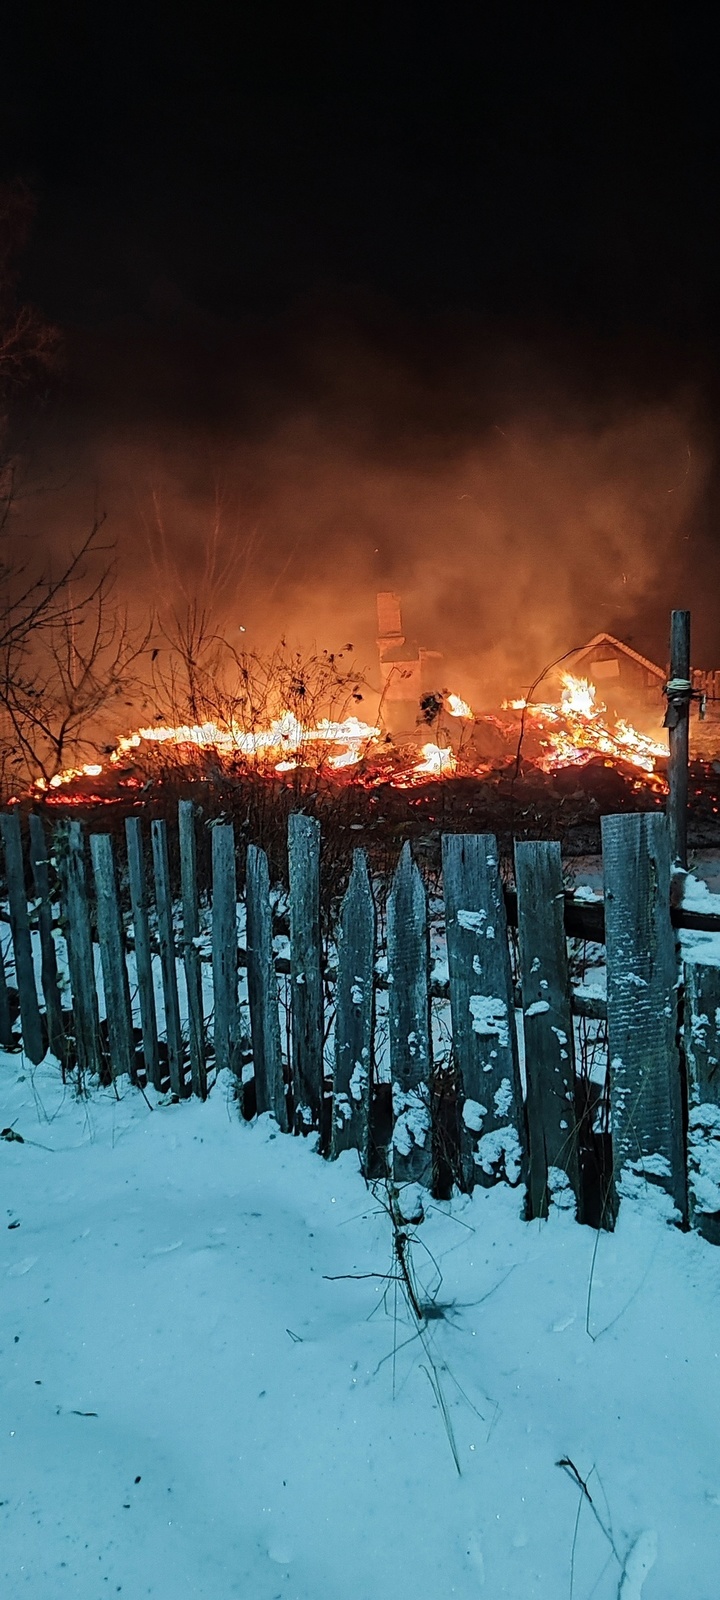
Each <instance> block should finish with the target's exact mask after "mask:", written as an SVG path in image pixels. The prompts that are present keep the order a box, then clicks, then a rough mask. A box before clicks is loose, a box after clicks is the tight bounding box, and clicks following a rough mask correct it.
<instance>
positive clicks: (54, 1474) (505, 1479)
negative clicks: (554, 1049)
mask: <svg viewBox="0 0 720 1600" xmlns="http://www.w3.org/2000/svg"><path fill="white" fill-rule="evenodd" d="M148 1102H149V1104H148V1103H146V1102H145V1100H144V1099H143V1097H142V1095H141V1094H140V1093H139V1092H138V1091H136V1090H132V1089H130V1088H129V1087H124V1088H122V1089H121V1091H120V1098H119V1099H116V1098H115V1095H114V1093H113V1091H108V1090H103V1091H96V1092H94V1093H93V1095H92V1097H91V1098H90V1099H89V1100H87V1101H84V1102H80V1101H78V1100H77V1099H76V1098H75V1097H74V1095H73V1092H72V1091H71V1090H70V1089H68V1090H65V1091H64V1090H63V1088H62V1085H61V1083H60V1080H59V1073H58V1072H57V1070H56V1069H55V1068H54V1067H53V1066H52V1064H50V1063H46V1064H45V1065H43V1066H42V1067H40V1068H39V1069H37V1070H35V1071H32V1070H31V1069H30V1068H29V1066H28V1065H27V1063H25V1062H24V1061H23V1059H22V1057H20V1056H19V1055H13V1056H0V1126H1V1127H2V1128H3V1129H8V1128H12V1129H13V1130H14V1132H15V1133H16V1134H18V1135H20V1136H21V1137H22V1139H23V1141H24V1142H22V1143H20V1142H18V1140H17V1139H15V1140H8V1139H7V1137H6V1138H5V1139H4V1140H3V1141H0V1171H1V1173H2V1189H1V1192H2V1196H3V1201H2V1204H3V1214H4V1226H3V1229H2V1262H1V1264H0V1283H1V1284H2V1291H3V1292H2V1297H1V1298H0V1352H1V1356H2V1365H1V1382H2V1400H1V1404H0V1594H2V1596H3V1600H15V1597H16V1596H17V1597H20V1596H27V1597H28V1600H56V1597H57V1600H64V1597H72V1600H101V1597H103V1596H105V1595H116V1594H123V1595H125V1596H128V1597H131V1600H140V1597H142V1596H146V1595H152V1596H154V1597H155V1600H181V1597H182V1596H185V1595H187V1596H197V1597H203V1600H230V1597H232V1596H242V1597H246V1600H378V1597H380V1596H391V1597H392V1600H445V1597H449V1596H457V1597H458V1600H475V1597H479V1596H482V1595H487V1596H488V1597H493V1600H495V1597H496V1596H508V1597H512V1600H536V1597H537V1600H540V1597H542V1600H564V1597H569V1596H570V1595H571V1594H572V1595H573V1596H574V1597H575V1600H591V1596H592V1597H594V1600H611V1597H613V1600H614V1597H617V1596H621V1597H622V1600H639V1597H640V1596H642V1600H717V1596H718V1594H719V1593H720V1580H719V1579H718V1561H717V1555H718V1550H720V1446H719V1443H718V1441H720V1381H719V1380H720V1370H719V1368H720V1251H718V1250H715V1249H713V1248H712V1247H711V1246H710V1245H708V1244H706V1243H704V1241H703V1240H701V1239H700V1238H698V1237H697V1236H696V1235H682V1234H680V1233H678V1232H677V1231H676V1230H675V1229H674V1228H672V1227H670V1226H668V1225H667V1224H666V1222H665V1221H664V1220H663V1217H662V1215H661V1213H660V1211H653V1210H645V1211H642V1210H640V1209H638V1208H637V1207H635V1206H634V1205H633V1203H631V1202H629V1201H625V1202H624V1204H623V1207H622V1211H621V1216H620V1221H619V1225H618V1229H617V1232H616V1233H615V1234H614V1235H613V1236H609V1235H603V1236H601V1237H600V1238H599V1240H598V1239H597V1238H596V1236H595V1235H594V1234H593V1233H591V1232H590V1231H589V1230H588V1229H584V1228H580V1227H578V1226H577V1225H576V1224H575V1223H574V1222H573V1221H572V1219H571V1218H570V1217H569V1216H567V1215H563V1214H562V1213H557V1214H555V1215H553V1216H552V1217H551V1218H550V1220H549V1221H548V1222H546V1223H534V1224H532V1225H527V1224H525V1223H523V1222H522V1221H521V1220H520V1218H519V1214H518V1213H519V1203H520V1197H519V1194H518V1193H517V1192H512V1191H509V1190H507V1189H504V1190H494V1191H492V1192H489V1193H486V1192H477V1193H476V1194H475V1195H474V1197H473V1198H472V1199H467V1198H463V1199H457V1200H454V1201H452V1202H450V1203H448V1204H442V1205H437V1206H434V1207H433V1208H432V1209H430V1210H428V1212H427V1215H426V1219H425V1220H424V1221H423V1222H422V1223H420V1224H419V1225H418V1226H417V1227H415V1228H414V1229H413V1230H412V1235H413V1242H412V1243H411V1244H410V1246H409V1257H410V1262H411V1265H412V1266H413V1269H414V1272H415V1274H416V1277H417V1281H418V1289H419V1293H420V1295H421V1297H422V1299H423V1302H424V1303H425V1304H426V1305H429V1306H431V1308H432V1314H431V1315H430V1316H428V1318H427V1319H426V1321H425V1322H424V1324H423V1327H422V1330H420V1331H419V1330H418V1325H417V1322H416V1320H415V1318H414V1317H413V1315H412V1312H411V1310H410V1309H409V1307H408V1305H407V1303H406V1300H405V1298H404V1295H403V1292H402V1287H401V1286H398V1285H397V1284H396V1283H394V1282H393V1281H391V1279H392V1275H393V1273H394V1272H396V1263H394V1257H393V1234H392V1227H391V1223H390V1220H389V1217H388V1215H387V1213H386V1211H385V1209H384V1207H383V1204H382V1195H381V1196H380V1197H379V1198H378V1197H376V1196H375V1195H373V1194H372V1193H371V1192H369V1191H368V1189H367V1188H366V1186H365V1184H364V1183H363V1181H362V1179H361V1177H360V1175H359V1173H358V1170H357V1163H356V1158H355V1157H354V1156H353V1155H352V1154H351V1155H348V1156H347V1157H343V1158H342V1159H341V1161H340V1162H338V1163H336V1164H335V1165H329V1164H327V1163H324V1162H323V1161H322V1160H321V1159H320V1158H319V1156H317V1154H315V1152H314V1150H313V1149H312V1146H311V1142H305V1141H299V1140H296V1139H293V1138H290V1137H283V1136H281V1135H275V1133H274V1131H273V1127H272V1124H271V1123H270V1122H269V1121H268V1119H266V1118H264V1119H261V1120H260V1122H258V1123H256V1124H254V1125H248V1124H244V1123H241V1122H240V1120H239V1119H238V1116H237V1112H236V1108H235V1105H234V1102H233V1100H232V1097H231V1092H230V1085H229V1083H228V1082H227V1081H226V1080H224V1079H222V1078H221V1079H220V1080H219V1082H218V1083H217V1085H216V1086H215V1088H214V1090H213V1092H212V1095H211V1097H210V1100H209V1102H208V1103H207V1105H205V1106H202V1105H199V1104H198V1103H190V1102H186V1103H184V1104H181V1105H176V1106H171V1105H163V1104H161V1103H159V1102H158V1099H157V1097H156V1096H154V1095H153V1094H152V1092H151V1091H148ZM150 1106H152V1107H153V1109H150ZM388 1274H389V1275H390V1280H389V1279H388V1277H387V1276H386V1275H388ZM590 1286H591V1288H590ZM588 1298H589V1314H588ZM586 1319H587V1327H586ZM393 1352H395V1353H394V1354H393ZM454 1452H455V1453H456V1455H457V1462H458V1464H459V1468H460V1471H459V1472H458V1470H457V1468H456V1464H455V1460H454ZM563 1460H566V1461H567V1462H569V1463H572V1466H571V1465H566V1466H562V1465H558V1463H560V1462H562V1461H563ZM578 1478H581V1479H583V1480H584V1481H585V1483H586V1485H587V1492H586V1491H585V1490H584V1489H583V1488H582V1487H581V1485H580V1483H579V1481H578Z"/></svg>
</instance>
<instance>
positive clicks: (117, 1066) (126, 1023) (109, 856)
mask: <svg viewBox="0 0 720 1600" xmlns="http://www.w3.org/2000/svg"><path fill="white" fill-rule="evenodd" d="M90 855H91V858H92V866H93V875H94V878H95V904H96V907H97V927H98V942H99V945H100V960H101V962H102V973H103V986H104V989H105V1014H106V1017H107V1026H108V1042H109V1047H110V1048H109V1055H110V1076H111V1077H112V1078H117V1077H118V1076H119V1075H120V1074H121V1073H126V1074H127V1076H128V1077H129V1078H130V1080H131V1082H132V1083H137V1073H136V1070H135V1040H134V1038H133V1027H132V1011H131V1008H130V985H129V983H128V974H127V965H126V961H125V940H124V936H123V925H122V917H121V915H120V898H119V895H118V887H117V876H116V872H115V851H114V848H113V842H112V839H111V837H110V834H109V833H91V835H90Z"/></svg>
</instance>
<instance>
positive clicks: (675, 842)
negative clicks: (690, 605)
mask: <svg viewBox="0 0 720 1600" xmlns="http://www.w3.org/2000/svg"><path fill="white" fill-rule="evenodd" d="M665 693H666V695H667V703H668V704H667V712H666V715H665V726H666V728H667V730H668V742H669V746H670V759H669V761H668V784H669V791H670V792H669V794H668V799H667V816H668V823H669V828H670V859H671V861H672V862H676V863H677V864H678V865H679V866H681V867H687V800H688V749H689V736H690V701H691V699H692V682H691V679H690V612H689V611H673V612H672V614H671V620H670V677H669V680H668V683H667V685H666V689H665Z"/></svg>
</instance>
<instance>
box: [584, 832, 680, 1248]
mask: <svg viewBox="0 0 720 1600" xmlns="http://www.w3.org/2000/svg"><path fill="white" fill-rule="evenodd" d="M602 846H603V872H604V877H605V933H606V942H607V958H608V996H607V1010H608V1040H609V1049H610V1104H611V1114H612V1138H613V1164H614V1174H615V1179H616V1183H617V1186H618V1189H619V1192H620V1193H621V1194H622V1193H623V1191H624V1192H626V1193H631V1194H632V1193H638V1192H639V1191H641V1190H642V1189H643V1188H644V1187H645V1185H646V1184H647V1183H651V1184H653V1183H654V1184H659V1185H660V1186H661V1187H662V1188H664V1189H665V1190H666V1191H667V1193H668V1194H669V1195H671V1197H672V1199H673V1200H674V1202H675V1205H676V1207H677V1210H678V1212H679V1214H680V1216H681V1217H685V1216H686V1214H687V1182H686V1172H685V1157H684V1151H683V1130H682V1091H681V1079H680V1059H679V1054H678V1048H677V1043H676V1026H677V977H678V972H677V955H676V950H675V937H674V934H673V929H672V924H671V921H670V844H669V836H668V825H667V820H666V818H665V817H664V816H662V815H660V814H659V813H642V814H636V815H629V816H618V817H603V818H602Z"/></svg>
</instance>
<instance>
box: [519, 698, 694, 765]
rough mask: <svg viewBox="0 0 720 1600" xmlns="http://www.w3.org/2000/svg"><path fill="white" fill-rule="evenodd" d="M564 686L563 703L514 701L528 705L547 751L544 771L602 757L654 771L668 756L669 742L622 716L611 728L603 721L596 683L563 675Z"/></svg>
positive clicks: (541, 762)
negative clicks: (597, 702) (597, 700)
mask: <svg viewBox="0 0 720 1600" xmlns="http://www.w3.org/2000/svg"><path fill="white" fill-rule="evenodd" d="M562 685H563V687H562V695H561V699H560V705H559V706H556V705H547V704H537V705H535V704H532V703H530V704H528V703H527V702H526V701H524V700H514V701H513V702H512V704H513V707H514V708H515V709H517V710H520V709H524V711H525V714H526V716H530V717H531V719H532V720H533V722H534V724H535V726H536V727H537V729H538V733H539V734H540V735H541V737H540V744H541V746H543V747H544V750H545V754H544V755H543V756H542V757H541V760H540V763H539V764H540V766H541V767H542V768H543V771H544V772H554V771H556V770H557V768H558V767H570V766H574V767H582V766H585V765H586V764H587V762H588V761H592V760H593V758H595V757H597V756H598V755H603V756H607V757H610V758H611V760H612V761H627V762H628V763H629V764H630V765H631V766H633V767H638V768H639V770H640V771H641V772H645V773H647V774H648V775H650V774H654V772H655V763H656V761H657V759H658V757H663V756H666V755H667V748H666V746H665V745H663V744H659V743H658V742H657V740H655V739H651V738H650V736H649V734H646V733H640V732H639V731H638V729H637V728H633V727H631V725H630V723H629V722H625V721H624V720H623V719H622V718H620V719H618V720H617V721H616V722H615V725H614V727H613V728H610V727H609V726H608V725H607V723H606V722H604V721H603V713H604V711H605V709H606V708H605V706H596V705H595V685H594V684H592V683H589V682H588V680H587V678H573V677H572V676H571V674H570V673H564V674H563V678H562Z"/></svg>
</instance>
